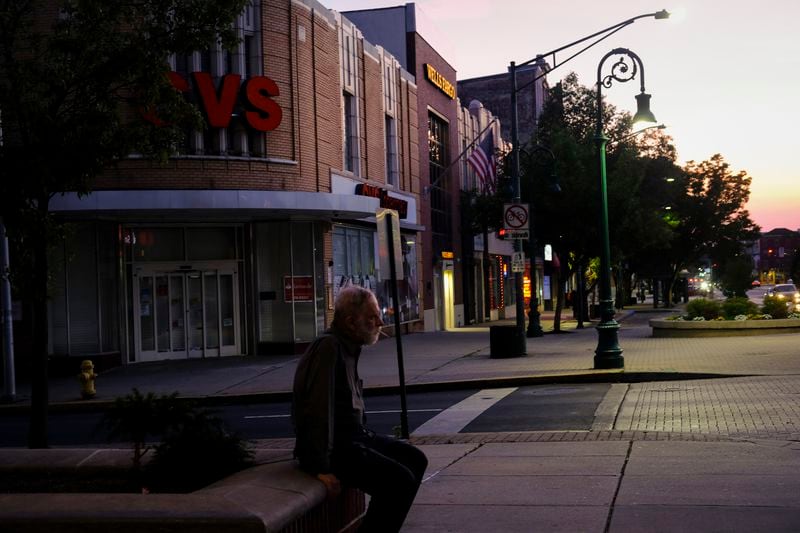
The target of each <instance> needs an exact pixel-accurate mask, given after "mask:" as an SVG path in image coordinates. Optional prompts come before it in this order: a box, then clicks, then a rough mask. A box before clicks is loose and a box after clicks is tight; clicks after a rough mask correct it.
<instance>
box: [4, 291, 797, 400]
mask: <svg viewBox="0 0 800 533" xmlns="http://www.w3.org/2000/svg"><path fill="white" fill-rule="evenodd" d="M665 313H667V314H668V313H670V311H669V310H666V311H665V310H653V309H652V308H648V307H646V306H641V307H640V308H639V309H638V310H637V308H636V307H634V308H632V309H626V310H623V311H622V312H621V313H618V314H617V319H618V320H619V322H620V324H621V327H620V331H619V342H620V346H621V348H622V349H623V357H624V358H625V368H624V370H594V369H593V357H594V350H595V348H596V345H597V333H596V331H595V329H594V324H596V322H595V323H587V324H586V327H585V328H584V329H576V322H575V321H572V320H567V321H564V322H563V323H562V330H563V332H562V333H561V334H553V333H546V334H545V335H544V336H543V337H540V338H531V339H527V347H528V354H527V356H524V357H514V358H501V359H492V358H490V357H489V327H490V326H491V325H499V324H511V323H513V321H510V320H506V321H497V322H492V323H487V324H480V325H478V326H475V327H465V328H458V329H455V330H451V331H439V332H432V333H414V334H410V335H404V336H402V337H401V340H402V346H403V361H404V368H405V383H406V385H407V386H408V388H409V390H410V391H413V390H423V389H427V390H431V389H437V388H453V387H462V388H466V387H476V386H477V387H484V388H485V387H487V386H493V387H499V386H512V385H520V384H525V383H529V384H532V383H553V382H568V381H571V380H572V381H586V380H594V381H628V382H636V381H653V380H657V379H680V378H684V379H685V378H690V377H704V376H713V375H740V376H747V375H791V374H796V373H800V360H799V359H798V358H797V357H796V353H797V350H796V346H797V343H796V340H795V339H796V336H795V335H768V336H761V337H717V338H699V339H698V338H695V339H679V338H678V339H654V338H652V337H650V328H649V326H648V325H647V324H648V320H649V319H650V318H653V317H657V316H664V314H665ZM565 315H566V313H565ZM542 324H543V327H544V329H545V331H548V330H552V313H549V314H545V315H543V317H542ZM297 360H298V356H259V357H227V358H215V359H197V360H182V361H164V362H158V363H143V364H133V365H128V366H122V367H117V368H114V369H111V370H109V371H106V372H103V373H101V374H100V376H99V377H98V378H97V381H96V387H97V396H96V398H95V399H93V400H90V401H81V400H80V387H79V384H78V382H77V380H76V379H75V378H72V377H65V378H53V379H51V381H50V392H49V394H50V404H51V405H53V406H57V405H58V404H67V405H66V406H65V407H75V406H77V405H81V406H84V407H91V406H93V405H96V406H98V407H102V406H103V405H104V404H105V403H107V402H109V401H112V400H113V399H114V398H116V397H118V396H122V395H125V394H127V393H129V392H130V391H131V389H132V388H133V387H136V388H138V389H139V390H140V391H141V392H143V393H146V392H153V393H156V394H169V393H172V392H174V391H178V392H179V393H180V395H181V396H184V397H192V398H199V399H208V400H211V399H212V398H213V399H214V400H215V401H231V402H232V401H250V400H253V401H260V400H264V399H267V398H269V397H274V396H277V397H279V398H280V397H283V398H286V397H288V393H289V391H290V389H291V383H292V379H293V376H294V369H295V365H296V362H297ZM359 371H360V374H361V377H362V379H363V380H364V384H365V387H366V388H367V390H368V391H370V390H372V391H376V390H380V389H381V388H387V387H397V386H398V385H399V373H398V362H397V348H396V340H395V339H394V338H383V339H382V340H381V341H379V342H378V343H377V344H376V345H375V346H372V347H368V348H365V349H364V351H363V354H362V358H361V363H360V367H359ZM77 372H78V370H77V369H76V375H77ZM29 402H30V387H29V385H28V384H26V383H20V384H18V385H17V401H16V405H17V406H25V405H26V404H29ZM7 407H9V406H0V409H3V408H7Z"/></svg>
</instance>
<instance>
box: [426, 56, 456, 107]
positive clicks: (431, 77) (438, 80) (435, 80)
mask: <svg viewBox="0 0 800 533" xmlns="http://www.w3.org/2000/svg"><path fill="white" fill-rule="evenodd" d="M424 68H425V77H426V78H427V79H428V81H429V82H431V83H432V84H434V85H435V86H436V87H437V88H438V89H439V90H440V91H442V92H443V93H444V94H446V95H447V96H449V97H450V98H451V99H453V100H454V99H455V97H456V88H455V86H454V85H453V84H452V83H450V82H449V81H447V78H445V77H444V76H442V75H441V74H440V73H439V71H438V70H436V68H435V67H434V66H433V65H431V64H430V63H425V65H424Z"/></svg>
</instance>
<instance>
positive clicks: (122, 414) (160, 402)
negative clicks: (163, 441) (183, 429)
mask: <svg viewBox="0 0 800 533" xmlns="http://www.w3.org/2000/svg"><path fill="white" fill-rule="evenodd" d="M188 410H189V407H188V405H187V404H186V403H184V402H182V401H181V400H179V399H178V393H177V392H174V393H172V394H170V395H161V396H156V395H155V394H153V393H152V392H148V393H147V394H142V393H141V392H139V389H136V388H134V389H133V391H132V392H131V393H130V394H127V395H125V396H122V397H120V398H117V399H116V400H115V401H114V405H112V406H111V407H110V408H109V409H108V411H106V413H105V415H104V416H103V418H102V419H101V421H100V426H102V427H105V428H106V429H107V430H108V439H109V441H111V440H114V439H120V438H123V439H128V440H130V441H131V443H132V444H133V467H134V469H137V470H138V469H139V468H140V467H141V465H142V458H143V457H144V456H145V454H146V453H147V452H148V451H149V450H150V446H148V445H147V441H148V439H149V438H152V437H158V436H159V435H162V434H163V433H164V432H165V431H166V430H167V428H168V427H170V426H172V425H175V424H177V423H178V422H179V421H180V420H181V419H183V418H184V417H185V416H186V414H187V412H188Z"/></svg>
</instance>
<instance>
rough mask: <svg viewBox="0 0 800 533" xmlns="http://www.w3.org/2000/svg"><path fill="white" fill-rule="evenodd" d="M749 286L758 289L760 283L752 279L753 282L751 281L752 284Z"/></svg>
mask: <svg viewBox="0 0 800 533" xmlns="http://www.w3.org/2000/svg"><path fill="white" fill-rule="evenodd" d="M751 285H752V286H753V287H760V286H761V282H760V281H758V280H757V279H754V280H753V283H751Z"/></svg>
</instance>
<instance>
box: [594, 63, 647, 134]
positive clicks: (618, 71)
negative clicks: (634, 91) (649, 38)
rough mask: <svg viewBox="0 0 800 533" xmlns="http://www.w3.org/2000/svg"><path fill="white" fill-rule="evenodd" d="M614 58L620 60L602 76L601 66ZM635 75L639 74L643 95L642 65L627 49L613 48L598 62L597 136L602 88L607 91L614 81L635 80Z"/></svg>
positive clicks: (601, 104) (599, 128)
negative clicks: (617, 57)
mask: <svg viewBox="0 0 800 533" xmlns="http://www.w3.org/2000/svg"><path fill="white" fill-rule="evenodd" d="M614 56H620V58H619V59H618V60H617V61H616V62H615V63H614V64H613V65H612V66H611V72H610V73H608V74H607V75H606V76H603V65H604V64H605V62H606V60H607V59H608V58H610V57H614ZM626 58H627V60H626ZM628 60H629V61H630V63H629V62H628ZM637 74H639V81H640V88H641V92H642V93H644V87H645V86H644V64H643V63H642V60H641V59H640V58H639V56H638V55H636V53H635V52H633V51H631V50H628V49H627V48H614V49H613V50H611V51H610V52H609V53H607V54H606V55H604V56H603V59H601V60H600V63H599V64H598V65H597V109H596V113H597V131H596V132H595V133H596V135H597V136H601V135H602V134H603V130H602V125H603V95H602V92H603V91H602V89H603V87H605V88H607V89H608V88H609V87H611V85H612V84H613V83H614V81H618V82H622V83H625V82H628V81H631V80H633V79H634V78H636V75H637Z"/></svg>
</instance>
